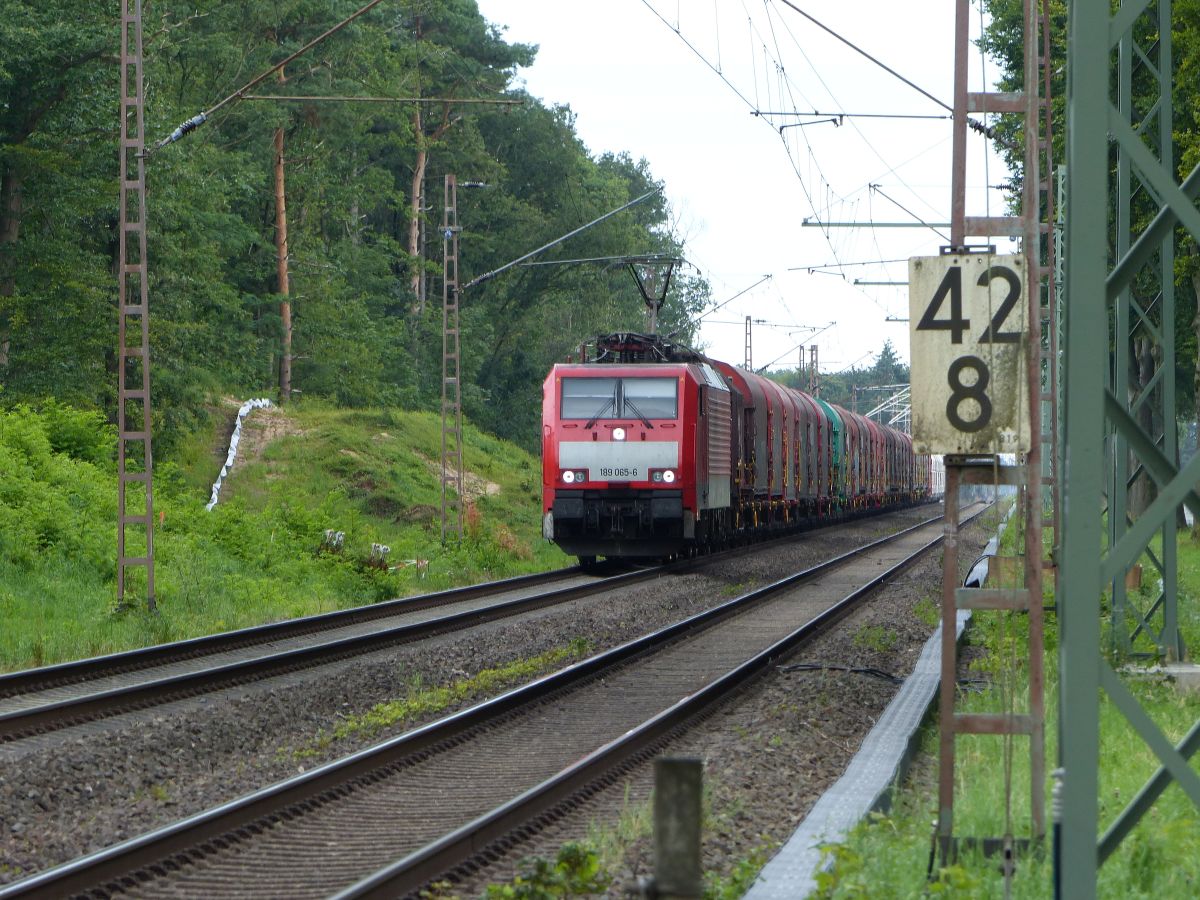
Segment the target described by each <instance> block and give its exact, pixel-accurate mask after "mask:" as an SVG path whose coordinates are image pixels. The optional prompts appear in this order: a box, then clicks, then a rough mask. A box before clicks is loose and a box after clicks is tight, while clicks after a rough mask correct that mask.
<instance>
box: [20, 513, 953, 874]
mask: <svg viewBox="0 0 1200 900" xmlns="http://www.w3.org/2000/svg"><path fill="white" fill-rule="evenodd" d="M940 522H941V520H940V518H939V519H937V520H930V521H927V522H926V523H924V524H923V525H919V526H916V527H915V528H911V529H908V530H906V531H904V532H901V533H900V534H899V535H896V536H893V537H890V538H886V539H884V540H881V541H877V542H875V543H874V544H870V545H868V546H867V547H864V548H860V549H859V550H856V551H852V552H851V553H848V554H844V555H843V556H841V557H838V558H837V559H835V560H831V561H829V562H827V563H824V564H822V565H820V566H816V567H814V568H812V569H809V570H806V571H804V572H801V573H797V574H796V575H793V576H791V577H789V578H786V579H783V580H781V581H777V582H775V583H773V584H771V585H768V586H767V587H765V588H762V589H760V590H757V591H753V592H751V593H749V594H746V595H743V596H742V597H739V598H737V599H735V600H733V601H730V602H729V603H726V604H724V605H722V606H720V607H718V608H716V609H713V610H710V611H708V612H705V613H702V614H699V615H697V616H693V617H691V618H689V619H686V620H684V621H682V622H679V623H676V624H675V625H672V626H670V627H668V628H666V629H663V630H661V631H659V632H655V633H654V634H652V635H647V636H644V637H642V638H640V639H638V640H635V641H632V642H629V643H627V644H625V645H622V646H621V647H618V648H615V649H614V650H611V651H609V652H607V653H603V654H599V655H598V656H595V657H593V658H591V659H589V660H586V661H584V662H581V663H579V664H577V665H575V666H572V667H570V668H569V669H567V670H564V671H563V672H561V673H558V674H556V675H554V676H549V677H547V678H543V679H541V680H539V681H537V682H535V683H533V684H531V685H528V686H526V687H524V688H521V689H518V690H515V691H511V692H509V693H508V694H505V695H503V696H501V697H498V698H495V699H493V700H490V701H487V702H485V703H482V704H479V705H477V706H475V707H473V708H471V709H469V710H465V711H463V712H461V713H459V714H456V715H453V716H450V717H447V718H445V719H443V720H440V721H439V722H436V723H432V724H430V725H428V726H425V727H423V728H419V729H416V730H415V731H412V732H409V733H407V734H404V735H401V736H400V737H397V738H394V739H392V740H390V741H387V742H384V743H383V744H380V745H378V746H376V747H373V748H370V749H368V750H364V751H361V752H359V753H357V754H354V755H352V756H350V757H347V758H346V759H343V760H339V761H336V762H333V763H330V764H327V765H325V766H322V767H320V768H317V769H314V770H313V771H311V772H308V773H305V774H304V775H302V776H299V777H297V778H293V779H289V780H287V781H284V782H281V783H279V784H277V785H274V786H272V787H270V788H267V789H264V790H261V791H258V792H256V793H254V794H252V795H249V796H247V797H243V798H241V799H239V800H236V801H234V802H232V803H228V804H225V805H223V806H221V807H217V808H215V809H211V810H209V811H207V812H204V813H201V814H199V815H196V816H192V817H191V818H189V819H186V820H184V821H182V822H178V823H175V824H173V825H170V826H168V827H166V828H163V829H159V830H158V831H155V832H152V833H149V834H147V835H143V836H142V837H139V838H136V839H134V840H131V841H127V842H125V843H124V844H120V845H117V846H115V847H111V848H109V849H107V850H104V851H101V852H100V853H97V854H93V855H91V856H89V857H84V858H82V859H79V860H76V861H75V862H72V863H68V864H66V865H64V866H60V867H58V868H56V869H52V870H48V871H47V872H44V873H42V874H40V875H36V876H34V877H32V878H30V879H26V880H25V881H22V882H17V883H15V884H13V885H10V886H9V887H8V888H7V889H4V890H0V897H8V896H24V895H31V896H61V895H63V894H66V893H75V892H80V891H88V890H92V889H99V890H100V891H106V890H124V891H130V892H132V893H133V894H135V895H138V894H141V895H146V896H196V895H222V894H237V895H239V896H281V895H287V896H328V895H329V894H331V893H337V892H339V891H340V892H343V893H344V895H345V896H397V895H399V894H404V893H406V892H408V891H412V890H415V889H416V888H418V887H419V886H420V885H421V884H423V883H425V882H426V881H428V880H429V879H431V878H434V877H436V876H438V875H439V874H441V873H443V872H445V871H447V870H449V869H452V868H454V867H455V866H457V865H461V864H462V863H463V862H464V861H465V860H466V859H468V858H469V857H470V856H471V855H472V854H474V853H478V852H480V851H481V850H482V849H484V848H486V847H487V846H488V845H491V844H494V843H496V842H503V841H504V840H506V839H507V838H506V836H508V835H510V834H512V833H513V832H514V831H516V832H517V833H519V832H520V830H521V829H522V828H529V827H536V826H530V824H529V823H531V822H537V821H538V820H539V819H542V820H544V819H545V817H547V816H554V815H556V814H557V812H558V811H560V810H561V808H562V807H563V805H564V804H569V803H571V802H572V801H573V800H575V799H579V798H581V797H583V796H586V795H588V794H589V793H591V792H594V791H595V790H597V789H599V787H601V786H603V784H604V782H605V780H606V779H610V780H611V779H612V778H614V777H616V776H617V775H618V774H619V772H620V767H621V766H623V765H624V766H627V765H630V764H632V763H634V762H636V761H637V760H639V759H642V758H645V757H647V756H648V755H650V754H652V753H653V752H654V751H655V748H656V747H657V746H658V745H659V744H661V742H662V741H663V740H665V739H667V738H668V737H669V736H670V735H671V734H672V733H673V732H674V731H676V730H677V729H679V728H681V727H682V726H683V724H684V723H685V722H686V721H687V720H688V719H689V718H691V717H692V716H694V715H696V713H697V711H698V710H699V709H701V708H702V707H703V706H704V705H707V704H711V703H712V702H713V701H714V700H715V699H717V698H719V697H720V696H722V695H723V694H724V693H726V692H727V691H729V690H732V689H733V688H735V687H737V686H739V685H741V684H742V683H744V681H745V680H746V679H747V678H748V677H751V676H752V675H753V674H754V673H756V672H757V671H759V670H761V668H763V667H764V666H766V665H767V664H769V662H770V661H772V660H773V659H775V658H777V657H778V656H779V655H781V654H783V653H785V652H787V651H788V650H789V649H790V648H792V647H794V646H795V645H796V644H798V643H800V642H802V641H803V640H805V639H806V638H807V637H809V636H811V635H812V634H813V633H814V632H815V631H817V630H818V629H820V628H822V627H823V626H824V625H826V624H828V623H829V622H830V621H832V620H833V619H834V618H836V617H837V616H839V615H841V614H842V613H843V612H845V611H846V610H847V609H848V608H850V607H851V606H852V605H853V604H854V603H855V602H857V600H858V599H860V598H861V597H863V596H865V595H866V594H867V593H869V592H870V590H871V589H872V588H873V587H875V586H876V585H878V584H879V583H881V582H882V581H884V580H886V579H887V578H888V577H890V576H892V575H894V574H895V573H896V572H898V571H899V570H901V569H903V568H904V567H905V566H906V565H908V563H910V562H911V561H912V560H913V559H915V558H916V557H917V556H919V555H920V554H921V553H923V552H925V551H927V550H928V549H929V548H931V547H932V546H934V545H935V544H936V543H937V542H938V541H939V540H940V531H941V529H940ZM680 697H682V698H684V699H682V700H680V699H679V698H680ZM532 748H536V751H537V752H531V749H532Z"/></svg>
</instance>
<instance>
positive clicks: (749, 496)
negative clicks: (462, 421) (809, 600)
mask: <svg viewBox="0 0 1200 900" xmlns="http://www.w3.org/2000/svg"><path fill="white" fill-rule="evenodd" d="M932 477H933V476H932V466H931V460H930V458H929V457H928V456H920V457H914V454H913V451H912V439H911V438H910V437H909V436H908V435H906V434H904V433H902V432H899V431H895V430H894V429H891V428H888V427H886V426H883V425H880V424H878V423H877V422H874V421H871V420H870V419H867V418H865V417H864V416H860V415H857V414H855V413H851V412H848V411H847V410H845V409H842V408H841V407H838V406H832V405H830V404H828V403H826V402H824V401H823V400H820V399H818V398H816V397H811V396H809V395H808V394H805V393H803V392H801V391H796V390H792V389H790V388H785V387H783V386H782V385H779V384H776V383H775V382H773V381H771V380H769V379H766V378H762V377H760V376H758V375H755V374H754V373H752V372H748V371H746V370H745V369H740V368H738V367H736V366H731V365H729V364H728V363H724V362H720V361H717V360H713V359H709V358H707V357H705V356H703V355H701V354H699V353H697V352H695V351H693V350H690V349H688V348H686V347H683V346H680V345H677V344H673V343H671V342H669V341H667V340H664V339H663V338H661V337H659V336H656V335H641V334H632V333H620V334H612V335H608V336H607V337H602V338H600V339H598V341H597V347H596V354H595V359H594V360H593V361H592V362H588V363H582V364H565V365H556V366H555V367H554V369H553V371H552V372H551V373H550V376H549V377H548V378H547V379H546V382H545V384H544V386H543V389H542V513H543V522H542V532H543V534H544V535H545V536H546V537H547V538H548V539H550V540H553V541H554V542H555V543H557V544H558V545H559V546H560V547H562V548H563V550H565V551H566V552H567V553H571V554H574V555H576V556H578V557H579V559H580V562H581V563H583V564H585V565H588V564H591V563H594V562H595V560H596V557H598V556H606V557H610V558H613V557H666V556H672V555H675V554H678V553H684V552H690V551H693V550H707V549H712V548H715V547H719V546H725V545H727V544H729V543H731V542H735V541H742V540H749V539H754V538H757V537H761V536H764V535H768V534H775V533H778V532H781V531H785V530H788V529H792V528H796V527H799V526H800V525H803V524H807V523H811V522H814V521H820V520H825V519H830V520H832V519H838V518H844V517H846V516H849V515H853V514H857V513H861V512H866V511H870V510H876V509H881V508H884V507H892V506H897V505H903V504H912V503H919V502H923V501H926V500H928V499H931V497H932Z"/></svg>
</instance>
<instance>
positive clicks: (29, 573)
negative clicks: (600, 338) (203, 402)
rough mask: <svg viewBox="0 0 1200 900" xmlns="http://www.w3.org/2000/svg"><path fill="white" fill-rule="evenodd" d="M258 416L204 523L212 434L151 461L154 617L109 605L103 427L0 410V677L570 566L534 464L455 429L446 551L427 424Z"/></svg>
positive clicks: (325, 415) (111, 564)
mask: <svg viewBox="0 0 1200 900" xmlns="http://www.w3.org/2000/svg"><path fill="white" fill-rule="evenodd" d="M227 414H228V416H229V417H230V418H232V416H233V410H228V411H227ZM268 415H269V416H270V417H272V422H273V424H274V426H275V427H276V431H277V432H278V434H279V436H278V437H277V438H276V439H275V440H273V441H271V442H269V443H267V444H266V446H265V447H264V448H263V450H262V452H261V455H258V456H257V457H254V458H249V457H248V458H245V459H244V460H243V461H242V462H241V463H239V465H238V466H237V467H236V468H235V469H234V471H233V472H232V473H231V474H230V476H229V477H228V478H227V479H226V483H225V486H224V488H223V489H222V492H221V502H220V503H219V504H218V505H217V506H216V507H215V508H214V509H213V510H212V511H211V512H207V511H205V509H204V505H205V503H206V502H207V501H208V498H209V492H210V488H211V484H212V481H213V479H214V478H215V477H216V474H217V471H218V470H219V467H220V464H221V462H222V461H223V460H224V456H225V448H224V447H216V446H214V441H216V439H217V434H218V432H219V431H220V430H221V429H219V428H217V427H216V426H211V427H206V428H205V429H204V430H203V431H201V432H198V433H197V434H196V435H194V436H193V438H192V439H191V440H190V441H188V442H185V443H184V445H183V446H182V447H181V448H180V449H179V450H178V452H177V455H176V458H175V459H173V460H165V461H160V462H159V463H158V464H157V465H156V468H155V484H154V491H155V494H154V499H155V513H156V517H155V522H156V527H155V588H156V590H155V594H156V601H157V606H158V612H157V614H150V613H148V612H146V611H145V608H144V603H142V602H137V603H135V604H134V605H132V607H131V608H128V609H124V610H118V609H116V604H115V599H116V586H115V579H116V565H115V555H116V547H115V544H116V541H115V539H114V533H115V525H114V523H115V520H116V476H115V465H114V462H113V456H114V452H115V449H114V448H115V435H114V434H113V430H112V428H111V427H110V426H107V425H105V424H104V423H103V422H102V421H100V420H99V419H98V417H96V416H94V415H93V414H89V413H82V412H78V411H75V410H71V409H69V408H65V407H59V406H56V405H54V404H48V405H47V406H46V407H45V408H43V409H40V410H31V409H28V408H24V407H22V408H18V409H14V410H9V411H2V410H0V616H2V617H3V621H4V623H5V627H4V629H2V630H0V669H5V670H11V669H20V668H26V667H30V666H40V665H46V664H50V663H55V662H61V661H65V660H70V659H78V658H82V657H87V656H95V655H99V654H104V653H112V652H117V651H121V650H127V649H131V648H136V647H141V646H145V645H148V644H154V643H161V642H165V641H173V640H181V639H185V638H190V637H195V636H199V635H204V634H211V633H214V632H220V631H226V630H231V629H235V628H242V627H246V626H250V625H256V624H261V623H264V622H270V621H277V620H281V619H286V618H294V617H297V616H304V615H310V614H314V613H321V612H329V611H331V610H336V609H343V608H348V607H352V606H358V605H362V604H367V603H373V602H377V601H379V600H382V599H387V598H390V597H400V596H407V595H410V594H414V593H423V592H427V591H434V590H440V589H444V588H447V587H451V586H455V585H459V584H466V583H471V582H475V581H481V580H489V579H493V578H500V577H506V576H509V575H516V574H521V573H524V572H533V571H541V570H544V569H548V568H556V567H560V566H563V565H566V564H568V562H569V558H568V557H566V556H565V555H564V554H562V553H561V552H560V551H559V550H558V549H557V548H556V547H554V546H553V545H551V544H549V543H547V542H546V541H544V540H543V539H542V537H541V516H540V497H539V490H540V471H539V465H538V462H537V460H536V459H534V458H532V457H530V456H529V455H528V454H526V453H524V452H523V451H521V450H520V449H518V448H515V447H513V446H511V445H507V444H504V443H502V442H500V441H498V440H496V439H495V438H492V437H490V436H488V435H484V434H482V433H480V432H478V431H476V430H475V429H473V428H471V427H469V426H467V427H466V428H465V432H464V442H465V449H464V455H465V459H466V467H467V475H466V479H467V482H468V492H467V493H468V497H469V498H470V502H469V503H468V504H467V505H466V529H465V530H466V533H465V535H464V540H463V542H462V543H461V544H457V543H452V544H450V545H446V546H443V545H442V543H441V529H440V508H441V491H440V483H439V482H440V463H439V460H440V453H441V431H440V426H441V423H440V419H439V417H438V416H436V415H434V414H430V413H408V412H402V411H395V410H338V409H335V408H332V407H328V406H325V405H322V404H319V403H314V402H303V403H297V404H294V405H292V406H289V407H288V408H287V410H286V412H285V411H282V410H272V411H270V412H269V413H265V412H256V413H254V414H252V415H251V417H250V418H249V419H248V420H247V421H248V422H249V425H248V426H247V427H248V428H250V429H251V431H253V429H254V428H255V427H259V426H256V417H260V420H261V419H265V418H266V417H267V416H268ZM250 443H252V441H250V440H248V439H244V440H243V444H242V449H243V450H245V449H246V448H248V446H249V444H250ZM473 488H474V490H473ZM130 511H131V512H132V511H134V509H131V510H130ZM326 529H332V530H335V531H342V532H344V533H345V535H346V539H345V545H344V549H343V550H342V551H341V552H340V553H332V552H327V551H325V550H323V549H322V546H321V545H322V539H323V536H324V532H325V530H326ZM373 543H379V544H384V545H387V546H389V547H390V548H391V550H390V553H389V554H388V556H387V561H388V562H389V563H390V565H391V566H392V567H393V568H391V569H390V570H380V569H378V568H374V567H372V566H371V565H370V564H369V559H368V557H369V548H370V546H371V544H373ZM130 546H131V548H132V547H134V546H136V541H133V542H131V545H130ZM417 561H419V564H418V562H417ZM134 574H135V575H137V574H141V573H140V572H139V571H137V570H135V573H134ZM129 595H131V596H134V597H144V584H142V585H138V583H137V582H136V580H135V581H133V582H131V584H130V591H129Z"/></svg>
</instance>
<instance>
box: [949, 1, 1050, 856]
mask: <svg viewBox="0 0 1200 900" xmlns="http://www.w3.org/2000/svg"><path fill="white" fill-rule="evenodd" d="M1048 6H1049V3H1048V0H1025V32H1024V33H1025V46H1026V48H1027V51H1026V55H1025V78H1024V87H1025V89H1024V90H1023V91H1022V92H1020V93H994V92H981V93H974V92H972V93H968V91H967V51H968V46H969V45H968V18H967V17H968V12H969V6H968V0H956V27H955V102H954V106H955V116H954V119H955V122H954V166H953V168H954V172H953V178H954V189H953V196H952V205H953V211H952V215H951V222H952V225H951V243H952V244H953V245H954V247H953V248H952V249H955V248H960V247H963V246H964V245H965V237H966V235H968V234H973V235H988V236H991V235H1007V236H1016V237H1021V238H1022V239H1023V244H1024V247H1023V249H1024V253H1025V257H1026V273H1027V274H1026V284H1025V288H1024V289H1025V292H1026V302H1027V312H1026V317H1027V321H1028V322H1029V323H1030V332H1031V333H1030V337H1029V342H1030V345H1029V352H1028V355H1027V364H1028V369H1027V390H1028V391H1029V397H1030V403H1029V410H1030V415H1031V417H1032V419H1033V421H1032V422H1031V423H1030V424H1031V426H1032V429H1033V435H1032V440H1031V446H1030V449H1029V451H1028V452H1027V453H1026V456H1025V460H1024V463H1023V464H1020V465H1002V464H1000V460H999V457H983V458H978V457H955V456H947V457H946V513H945V543H944V550H943V557H942V559H943V576H942V578H943V581H942V585H943V586H942V672H941V679H942V680H941V696H940V712H939V716H940V723H939V724H940V732H941V733H940V740H939V743H940V746H939V760H940V766H939V784H938V807H939V812H938V819H937V832H936V837H937V842H938V846H939V851H940V856H941V860H942V862H943V864H946V863H949V862H950V861H952V860H953V859H954V858H955V857H956V854H957V850H958V849H959V848H960V847H961V846H964V845H975V846H978V847H980V848H981V849H982V850H983V851H984V852H985V853H988V852H996V851H998V852H1001V853H1003V854H1004V870H1005V872H1006V874H1007V873H1010V872H1011V871H1012V868H1011V867H1012V864H1013V859H1014V857H1015V853H1016V850H1017V846H1018V845H1019V844H1020V843H1023V842H1022V841H1018V840H1016V839H1014V838H1013V836H1012V835H1011V834H1006V835H1005V836H1004V837H1002V838H958V837H955V835H954V794H955V774H954V765H955V739H956V738H957V737H958V736H959V735H966V734H979V735H984V734H986V735H997V736H1004V737H1005V738H1007V739H1010V738H1012V737H1014V736H1017V735H1024V736H1027V737H1028V739H1029V745H1030V746H1029V767H1030V798H1029V804H1030V830H1031V842H1038V841H1040V840H1042V839H1043V838H1044V837H1045V834H1046V821H1045V801H1044V790H1045V737H1044V735H1045V701H1044V678H1045V676H1044V660H1043V652H1044V631H1043V628H1044V626H1043V608H1042V585H1043V577H1044V573H1045V572H1046V571H1047V570H1052V563H1051V561H1050V560H1047V559H1045V558H1044V554H1043V549H1042V528H1043V525H1050V526H1052V527H1054V526H1056V525H1057V505H1058V504H1057V500H1058V496H1057V488H1056V485H1055V477H1054V476H1055V467H1054V459H1053V457H1054V454H1055V440H1056V437H1057V427H1056V419H1057V409H1056V403H1055V385H1056V374H1055V346H1056V335H1055V333H1054V325H1055V322H1054V303H1053V274H1054V272H1053V270H1054V262H1053V252H1054V246H1053V241H1052V240H1050V239H1049V238H1050V235H1049V226H1048V225H1047V224H1045V223H1046V222H1048V221H1049V218H1048V217H1049V215H1050V214H1051V213H1052V210H1053V198H1052V196H1051V190H1050V177H1049V171H1050V168H1051V165H1052V142H1051V120H1050V116H1051V112H1050V75H1049V62H1050V61H1049V58H1048V57H1049V52H1050V37H1049V24H1050V20H1049V9H1048ZM1030 48H1032V49H1030ZM969 112H974V113H1020V114H1023V115H1024V116H1025V173H1024V174H1025V189H1024V194H1023V198H1022V215H1020V216H1016V217H1013V216H985V217H970V216H967V215H966V214H965V205H966V200H965V198H966V191H965V166H966V131H967V113H969ZM1043 216H1046V217H1047V218H1045V219H1044V218H1043ZM1047 332H1048V333H1047ZM1044 454H1048V455H1049V456H1050V457H1051V458H1050V459H1049V460H1047V461H1046V463H1045V464H1044V463H1043V455H1044ZM967 484H982V485H1010V486H1014V487H1016V488H1018V491H1019V500H1018V507H1017V509H1018V511H1019V513H1020V514H1021V516H1022V518H1023V526H1024V538H1025V543H1024V549H1023V556H1017V557H1000V556H997V557H995V563H994V564H993V565H994V566H995V568H997V569H999V571H1000V572H1001V573H1003V574H1002V576H1001V577H1003V576H1004V575H1007V576H1008V579H1007V580H1008V581H1016V582H1018V583H1017V584H1008V583H1003V584H1002V585H1001V586H999V587H986V586H980V587H959V585H958V561H959V559H958V557H959V554H958V530H959V511H960V510H959V504H958V489H959V486H960V485H967ZM1047 490H1048V491H1049V499H1050V506H1051V510H1052V513H1051V515H1050V516H1049V517H1044V516H1043V508H1044V506H1045V499H1044V494H1045V492H1046V491H1047ZM1002 563H1008V564H1009V567H1008V569H1009V570H1008V571H1007V572H1006V571H1005V568H1004V567H1003V566H1002V565H1001V564H1002ZM1022 563H1023V565H1022ZM1013 569H1016V570H1017V571H1012V570H1013ZM989 580H991V579H990V578H989ZM963 609H970V610H980V611H984V610H987V611H995V612H1000V613H1002V614H1007V615H1011V616H1013V617H1014V620H1016V621H1021V620H1022V619H1024V620H1025V621H1027V623H1028V635H1029V658H1028V674H1029V690H1028V695H1027V702H1028V709H1027V711H1026V712H1015V711H1013V712H1008V711H1005V712H1000V713H960V712H956V710H955V702H956V699H957V698H956V688H957V662H958V660H957V656H958V654H957V646H956V640H955V627H956V619H957V612H958V611H959V610H963Z"/></svg>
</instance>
